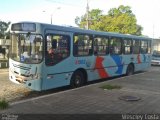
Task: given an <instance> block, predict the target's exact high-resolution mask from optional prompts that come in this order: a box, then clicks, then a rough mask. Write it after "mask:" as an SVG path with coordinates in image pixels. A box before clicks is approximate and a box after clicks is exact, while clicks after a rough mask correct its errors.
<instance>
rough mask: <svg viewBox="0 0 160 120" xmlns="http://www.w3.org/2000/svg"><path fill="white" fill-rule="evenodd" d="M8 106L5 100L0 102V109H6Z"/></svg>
mask: <svg viewBox="0 0 160 120" xmlns="http://www.w3.org/2000/svg"><path fill="white" fill-rule="evenodd" d="M8 106H9V103H8V102H7V101H6V100H5V99H2V100H0V109H6V108H8Z"/></svg>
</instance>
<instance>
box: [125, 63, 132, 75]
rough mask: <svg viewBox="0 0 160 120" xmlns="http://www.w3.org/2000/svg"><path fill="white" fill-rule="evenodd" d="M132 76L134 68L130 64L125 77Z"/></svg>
mask: <svg viewBox="0 0 160 120" xmlns="http://www.w3.org/2000/svg"><path fill="white" fill-rule="evenodd" d="M133 74H134V66H133V65H132V64H129V65H128V67H127V71H126V75H128V76H129V75H133Z"/></svg>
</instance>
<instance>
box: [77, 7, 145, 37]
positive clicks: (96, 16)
mask: <svg viewBox="0 0 160 120" xmlns="http://www.w3.org/2000/svg"><path fill="white" fill-rule="evenodd" d="M89 15H90V16H89V17H90V19H89V21H90V22H89V28H90V29H92V30H99V31H108V32H118V33H122V34H132V35H142V33H141V32H142V29H143V28H142V27H141V26H140V25H138V24H137V19H136V16H135V15H134V14H133V12H132V10H131V8H130V7H129V6H123V5H121V6H119V7H118V8H112V9H110V10H109V11H108V14H107V15H103V14H102V10H99V9H93V10H91V11H90V12H89ZM86 22H87V21H86V14H85V15H83V16H81V18H80V17H76V19H75V23H76V24H77V25H78V26H79V27H81V28H85V26H86Z"/></svg>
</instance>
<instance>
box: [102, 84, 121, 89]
mask: <svg viewBox="0 0 160 120" xmlns="http://www.w3.org/2000/svg"><path fill="white" fill-rule="evenodd" d="M100 88H102V89H103V90H112V89H121V88H122V87H121V86H119V85H109V84H106V85H103V86H101V87H100Z"/></svg>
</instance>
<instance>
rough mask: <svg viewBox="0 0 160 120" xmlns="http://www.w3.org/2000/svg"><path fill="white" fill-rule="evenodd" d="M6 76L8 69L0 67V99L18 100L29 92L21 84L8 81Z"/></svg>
mask: <svg viewBox="0 0 160 120" xmlns="http://www.w3.org/2000/svg"><path fill="white" fill-rule="evenodd" d="M8 78H9V77H8V69H7V68H6V69H0V85H1V87H0V99H6V100H7V101H13V100H18V99H20V98H21V97H25V96H27V95H28V94H29V93H30V92H31V90H29V89H27V88H25V87H24V86H23V85H17V84H14V83H13V82H11V81H9V79H8Z"/></svg>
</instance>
